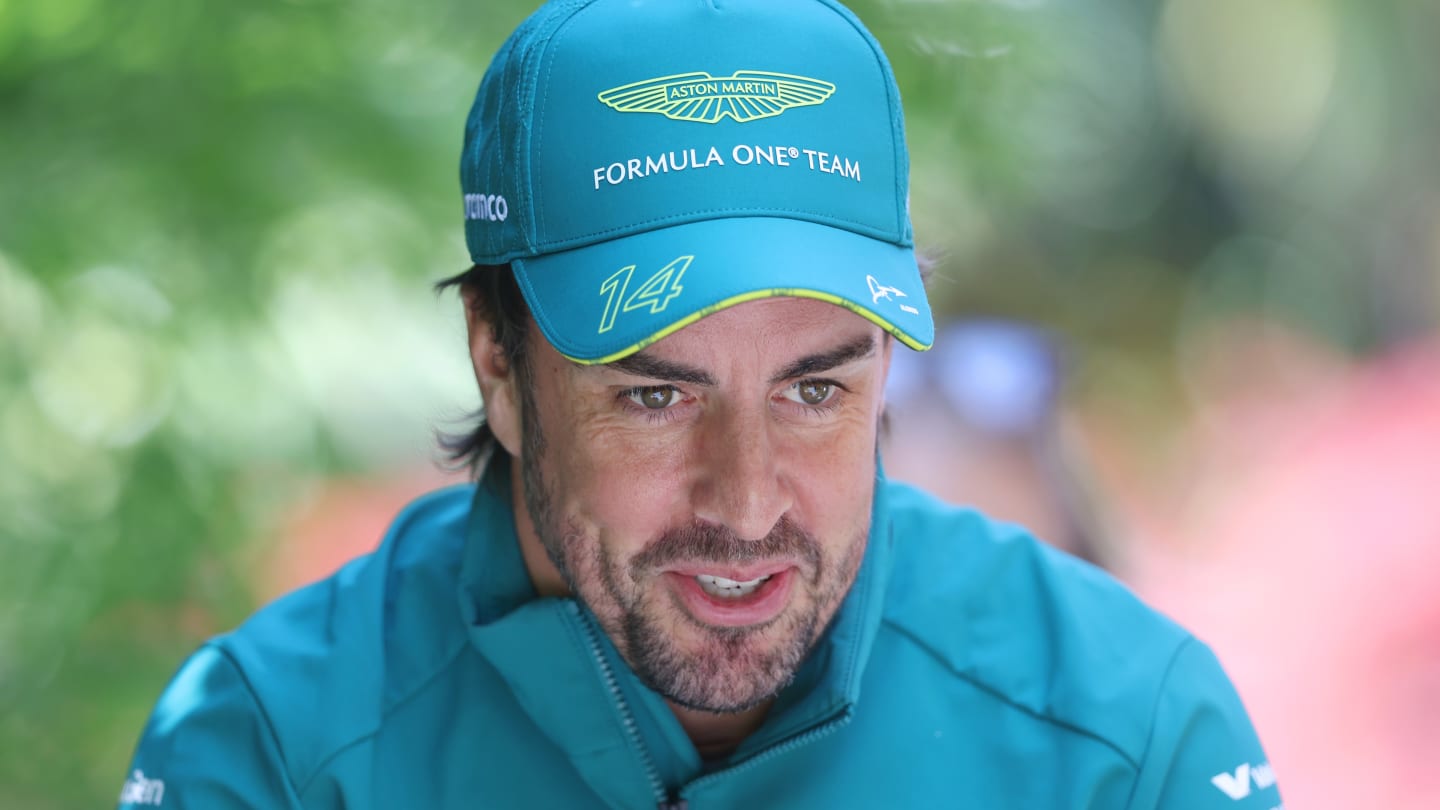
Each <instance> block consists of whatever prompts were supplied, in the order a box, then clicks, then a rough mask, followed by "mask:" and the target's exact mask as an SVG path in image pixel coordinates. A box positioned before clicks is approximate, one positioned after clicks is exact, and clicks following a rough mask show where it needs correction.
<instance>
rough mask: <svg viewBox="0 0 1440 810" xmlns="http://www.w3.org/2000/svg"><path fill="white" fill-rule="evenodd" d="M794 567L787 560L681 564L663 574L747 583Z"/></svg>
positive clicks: (670, 567) (666, 568)
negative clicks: (702, 576)
mask: <svg viewBox="0 0 1440 810" xmlns="http://www.w3.org/2000/svg"><path fill="white" fill-rule="evenodd" d="M795 567H796V563H794V562H792V561H789V560H779V561H777V560H769V561H766V562H756V563H746V564H744V565H741V564H737V563H681V564H679V565H671V566H666V567H665V570H664V573H667V574H678V575H680V576H684V577H698V576H700V575H701V574H707V575H709V576H712V577H724V578H725V579H733V580H735V581H736V582H749V581H751V580H753V579H759V578H760V577H769V576H774V575H776V574H778V573H780V572H781V571H784V570H786V569H787V568H795Z"/></svg>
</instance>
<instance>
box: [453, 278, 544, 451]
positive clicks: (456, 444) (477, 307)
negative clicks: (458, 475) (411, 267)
mask: <svg viewBox="0 0 1440 810" xmlns="http://www.w3.org/2000/svg"><path fill="white" fill-rule="evenodd" d="M451 287H456V288H458V289H459V290H460V292H461V296H460V299H461V301H462V302H463V303H464V305H465V306H466V307H469V308H470V309H471V310H473V313H474V315H475V317H476V319H477V320H478V321H479V322H480V323H483V324H488V325H489V327H490V335H491V337H492V338H493V339H494V341H495V344H496V345H497V346H499V347H500V351H501V352H503V353H504V355H505V361H506V362H507V363H508V364H509V366H510V368H511V369H512V370H513V372H514V373H515V374H517V375H518V376H519V379H518V380H517V382H518V383H519V384H520V385H521V386H522V387H523V386H526V385H529V377H530V365H529V357H528V356H527V354H526V350H525V333H526V331H527V329H528V328H529V322H530V308H529V307H528V306H526V305H525V298H524V296H522V295H521V294H520V286H519V285H518V284H516V283H515V273H514V271H513V270H512V269H511V267H510V265H509V264H477V265H474V266H473V267H471V268H470V269H469V270H466V271H465V272H463V273H460V274H459V275H456V276H452V277H450V278H447V279H445V280H443V281H439V282H437V283H436V284H435V291H436V292H437V293H439V292H444V291H445V290H448V289H450V288H451ZM469 418H470V419H473V420H474V421H475V425H474V427H472V428H471V429H470V430H469V432H465V433H446V432H444V431H437V433H436V438H437V439H438V440H439V442H440V449H441V451H443V452H444V454H445V461H446V462H447V463H448V464H449V465H450V466H452V467H453V468H454V469H464V470H469V472H470V475H471V476H472V477H475V476H478V475H479V474H480V471H481V469H482V468H483V467H484V465H485V462H486V460H488V459H489V458H490V456H491V454H492V453H501V454H505V455H508V454H507V453H506V452H505V448H504V447H502V446H501V445H500V443H499V442H498V441H496V439H495V433H494V431H492V430H491V429H490V423H489V421H488V420H486V418H485V405H484V403H481V405H480V407H479V408H478V409H476V410H475V412H474V413H472V414H471V415H470V417H469Z"/></svg>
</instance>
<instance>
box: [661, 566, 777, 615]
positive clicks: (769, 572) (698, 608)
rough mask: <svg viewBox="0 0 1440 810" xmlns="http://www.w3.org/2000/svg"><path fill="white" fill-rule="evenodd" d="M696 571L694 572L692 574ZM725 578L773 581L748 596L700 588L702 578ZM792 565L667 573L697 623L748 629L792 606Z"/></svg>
mask: <svg viewBox="0 0 1440 810" xmlns="http://www.w3.org/2000/svg"><path fill="white" fill-rule="evenodd" d="M691 570H693V571H694V573H690V571H691ZM701 574H706V575H710V576H717V577H724V578H725V579H730V580H735V581H737V582H750V581H752V580H755V579H759V578H760V577H764V576H768V577H769V579H767V580H765V581H764V582H762V583H760V585H759V587H757V588H756V589H755V590H754V591H753V592H751V593H748V594H746V595H744V596H737V597H722V596H714V595H712V594H709V593H707V592H706V591H705V589H704V588H702V587H700V582H699V581H698V580H697V579H696V578H695V577H696V576H698V575H701ZM795 574H796V569H795V568H794V567H792V566H789V565H787V566H784V567H779V568H777V567H776V565H775V564H774V563H769V564H763V565H758V566H708V567H706V566H702V567H697V568H694V569H691V568H690V567H688V566H687V567H683V568H678V569H670V570H668V571H666V572H665V576H664V580H665V582H666V583H668V584H669V585H670V587H671V589H672V590H673V592H674V593H675V595H676V597H677V599H678V601H679V603H680V605H681V607H682V608H683V609H684V610H685V611H686V612H687V613H689V614H690V616H691V617H692V618H694V619H695V620H696V621H697V622H699V623H701V624H705V625H710V626H712V627H747V626H750V625H757V624H764V623H766V622H768V621H770V620H772V619H774V618H775V617H776V616H779V615H780V613H781V612H783V611H784V610H785V607H786V606H787V605H788V604H789V603H790V588H791V586H792V584H793V582H794V580H795Z"/></svg>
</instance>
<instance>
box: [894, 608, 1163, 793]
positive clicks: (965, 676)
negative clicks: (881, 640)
mask: <svg viewBox="0 0 1440 810" xmlns="http://www.w3.org/2000/svg"><path fill="white" fill-rule="evenodd" d="M881 623H882V624H883V625H885V626H886V627H889V628H891V629H892V630H894V631H895V632H896V633H899V634H900V635H902V636H904V637H905V638H907V639H909V640H910V641H911V642H912V643H914V644H915V645H917V646H919V647H920V648H921V649H923V650H925V652H926V653H927V654H929V655H930V657H931V658H933V659H935V660H936V661H938V662H940V664H941V665H943V666H944V667H945V668H946V669H948V670H950V672H951V673H952V674H954V675H955V676H956V677H957V678H960V679H961V680H963V681H965V682H966V683H969V684H970V685H972V686H974V687H975V688H976V689H979V690H980V691H982V692H984V693H985V694H987V695H989V696H991V697H992V698H995V699H996V700H998V701H1000V702H1001V703H1004V704H1006V705H1008V706H1010V707H1011V708H1013V709H1016V710H1017V711H1020V712H1022V713H1024V714H1027V715H1029V716H1031V717H1033V718H1035V719H1036V720H1039V721H1041V722H1043V723H1047V724H1049V725H1052V726H1055V727H1057V728H1061V729H1064V730H1066V731H1069V732H1071V733H1072V734H1078V735H1080V736H1082V737H1086V738H1089V739H1091V740H1094V741H1095V742H1098V743H1100V744H1101V745H1103V746H1105V747H1106V748H1109V749H1110V750H1111V751H1114V752H1115V753H1116V754H1117V755H1119V757H1120V758H1121V759H1123V760H1125V764H1127V765H1129V766H1130V767H1131V768H1132V769H1133V770H1134V771H1135V772H1136V773H1137V774H1138V773H1139V771H1140V764H1139V763H1138V762H1136V761H1135V758H1134V757H1132V756H1130V755H1129V754H1128V753H1126V752H1125V749H1123V748H1121V747H1120V746H1119V745H1118V744H1116V743H1115V742H1113V741H1111V740H1109V739H1106V738H1105V737H1102V736H1101V735H1099V734H1097V733H1096V732H1094V731H1091V730H1089V729H1087V728H1084V727H1083V726H1079V725H1076V724H1074V723H1071V722H1069V721H1067V720H1062V719H1060V718H1058V717H1054V716H1051V715H1049V714H1045V713H1043V712H1040V711H1037V710H1035V709H1033V708H1031V707H1029V706H1026V705H1025V704H1023V703H1020V702H1019V701H1016V700H1015V699H1013V698H1011V697H1010V696H1009V695H1006V694H1005V693H1004V692H1002V691H1001V690H1000V689H998V688H996V687H995V686H992V685H990V684H988V683H986V682H985V681H983V680H981V679H979V678H977V677H975V676H974V675H972V674H970V673H968V672H963V671H961V670H959V669H956V668H955V667H954V666H953V665H951V663H950V662H949V661H948V660H946V658H945V657H944V656H942V655H940V654H939V653H938V652H936V651H935V649H934V648H933V647H931V646H930V645H929V644H927V643H926V642H925V641H924V640H923V639H921V638H920V637H919V636H916V635H915V634H914V633H912V632H910V631H909V630H908V629H906V628H904V627H902V626H900V625H898V624H896V623H894V622H893V621H891V620H890V619H888V618H887V619H882V620H881ZM1182 646H1183V645H1182ZM1166 675H1167V677H1168V675H1169V669H1168V668H1167V669H1166ZM1153 725H1154V722H1153V717H1152V722H1151V726H1152V732H1153ZM1132 789H1133V788H1132Z"/></svg>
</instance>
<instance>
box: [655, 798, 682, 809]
mask: <svg viewBox="0 0 1440 810" xmlns="http://www.w3.org/2000/svg"><path fill="white" fill-rule="evenodd" d="M656 808H657V810H690V802H687V801H685V800H684V799H675V800H674V801H664V802H660V804H659V805H657V806H656Z"/></svg>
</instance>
